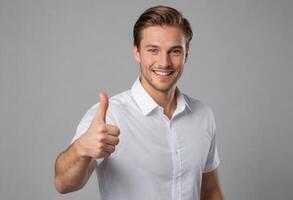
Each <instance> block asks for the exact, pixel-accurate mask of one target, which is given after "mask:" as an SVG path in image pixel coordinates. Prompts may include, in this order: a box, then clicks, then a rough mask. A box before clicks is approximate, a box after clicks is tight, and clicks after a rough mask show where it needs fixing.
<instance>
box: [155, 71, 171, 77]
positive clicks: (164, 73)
mask: <svg viewBox="0 0 293 200" xmlns="http://www.w3.org/2000/svg"><path fill="white" fill-rule="evenodd" d="M154 72H155V73H156V74H158V75H161V76H168V75H170V74H171V73H172V72H170V71H169V72H162V71H154Z"/></svg>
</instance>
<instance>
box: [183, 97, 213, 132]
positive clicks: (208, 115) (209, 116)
mask: <svg viewBox="0 0 293 200" xmlns="http://www.w3.org/2000/svg"><path fill="white" fill-rule="evenodd" d="M182 95H183V97H184V99H185V101H186V103H187V104H188V106H189V108H190V112H191V115H192V116H194V117H195V118H197V119H200V121H201V123H202V124H203V126H204V127H205V128H206V129H207V130H210V131H211V132H214V131H215V129H216V123H215V115H214V112H213V109H212V108H211V107H210V106H209V105H208V104H206V103H205V102H203V101H201V100H199V99H196V98H193V97H190V96H189V95H187V94H184V93H183V94H182Z"/></svg>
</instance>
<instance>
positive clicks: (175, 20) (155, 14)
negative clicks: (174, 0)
mask: <svg viewBox="0 0 293 200" xmlns="http://www.w3.org/2000/svg"><path fill="white" fill-rule="evenodd" d="M164 25H167V26H175V27H179V28H181V30H182V31H183V33H184V36H185V39H186V43H185V46H186V49H187V50H188V49H189V43H190V41H191V39H192V36H193V33H192V29H191V26H190V23H189V21H188V20H187V19H186V18H184V16H183V15H182V13H181V12H179V11H178V10H176V9H175V8H171V7H168V6H163V5H159V6H155V7H151V8H149V9H147V10H146V11H144V12H143V13H142V14H141V15H140V17H139V18H138V19H137V21H136V23H135V24H134V27H133V44H134V45H135V46H137V47H138V48H139V47H140V42H141V39H142V35H141V33H142V31H143V29H145V28H147V27H150V26H164Z"/></svg>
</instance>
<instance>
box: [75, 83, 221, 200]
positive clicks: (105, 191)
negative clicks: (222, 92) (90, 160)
mask: <svg viewBox="0 0 293 200" xmlns="http://www.w3.org/2000/svg"><path fill="white" fill-rule="evenodd" d="M98 106H99V103H97V104H96V105H94V106H93V107H92V108H90V109H89V111H88V112H87V113H86V114H85V115H84V117H83V118H82V120H81V122H80V123H79V125H78V127H77V131H76V134H75V136H74V138H73V140H72V142H73V141H74V140H75V139H77V138H78V137H79V136H80V135H82V134H83V133H84V132H85V131H86V130H87V129H88V127H89V125H90V123H91V120H92V119H93V116H94V114H95V112H96V110H97V108H98ZM106 123H108V124H112V125H115V126H117V127H118V128H119V129H120V135H119V139H120V142H119V144H118V145H117V146H116V149H115V152H113V153H112V154H111V155H110V157H108V158H102V159H97V167H96V174H97V177H98V182H99V191H100V195H101V199H102V200H199V199H200V187H201V181H202V173H206V172H209V171H212V170H214V169H216V168H217V167H218V165H219V157H218V152H217V147H216V135H215V133H216V126H215V118H214V114H213V112H212V110H211V109H210V107H208V106H207V105H205V104H204V103H202V102H201V101H199V100H197V99H193V98H191V97H189V96H187V95H185V94H183V93H181V92H180V91H179V89H178V95H177V106H176V110H175V111H174V113H173V116H172V117H171V119H169V118H168V117H167V116H166V115H165V114H164V111H163V108H162V107H161V106H159V105H158V104H157V103H156V102H155V101H154V100H153V99H152V97H151V96H150V95H149V94H148V93H147V92H146V90H145V89H144V88H143V86H142V85H141V83H140V80H139V78H137V80H136V81H135V83H134V84H133V86H132V88H131V89H130V90H127V91H125V92H122V93H120V94H117V95H115V96H113V97H111V98H110V100H109V108H108V112H107V115H106Z"/></svg>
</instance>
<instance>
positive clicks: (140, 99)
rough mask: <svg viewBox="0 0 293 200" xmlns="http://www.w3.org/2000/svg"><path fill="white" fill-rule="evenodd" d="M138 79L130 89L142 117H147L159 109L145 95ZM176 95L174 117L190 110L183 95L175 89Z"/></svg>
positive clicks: (150, 98)
mask: <svg viewBox="0 0 293 200" xmlns="http://www.w3.org/2000/svg"><path fill="white" fill-rule="evenodd" d="M139 79H140V78H139V77H138V78H137V79H136V81H135V82H134V84H133V85H132V88H131V93H132V96H133V98H134V100H135V102H136V103H137V105H138V106H139V108H140V109H141V111H142V112H143V114H144V115H148V114H149V113H150V112H152V111H153V110H154V109H155V108H157V107H160V106H159V105H158V104H157V103H156V102H155V101H154V99H153V98H152V97H151V96H150V95H149V94H148V93H147V91H146V90H145V89H144V87H143V86H142V84H141V82H140V80H139ZM177 91H178V95H177V107H176V110H175V112H174V114H173V115H174V116H175V115H176V114H178V113H180V112H182V111H183V110H184V109H185V108H186V107H187V108H189V109H190V106H189V105H188V103H187V101H186V100H185V98H184V96H183V94H182V93H181V92H180V90H179V89H178V88H177Z"/></svg>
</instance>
